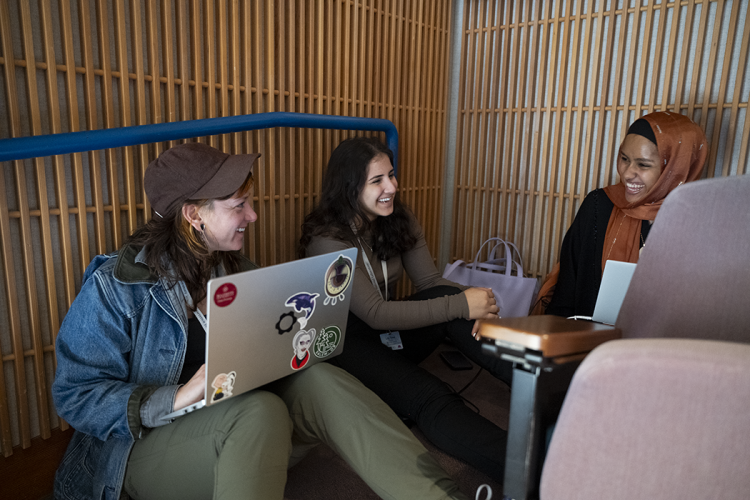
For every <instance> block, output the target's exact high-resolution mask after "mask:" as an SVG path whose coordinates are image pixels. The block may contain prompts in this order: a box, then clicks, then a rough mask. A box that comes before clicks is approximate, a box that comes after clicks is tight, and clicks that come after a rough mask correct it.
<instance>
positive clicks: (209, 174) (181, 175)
mask: <svg viewBox="0 0 750 500" xmlns="http://www.w3.org/2000/svg"><path fill="white" fill-rule="evenodd" d="M259 156H260V154H259V153H252V154H241V155H230V154H227V153H223V152H221V151H219V150H218V149H216V148H212V147H211V146H208V145H206V144H203V143H200V142H188V143H185V144H180V145H178V146H175V147H173V148H170V149H168V150H166V151H164V152H163V153H162V154H160V155H159V157H158V158H157V159H155V160H154V161H152V162H151V163H149V165H148V167H147V168H146V173H145V175H144V177H143V185H144V188H145V190H146V196H147V197H148V201H149V203H151V206H152V207H153V208H154V211H155V212H156V215H158V216H159V217H166V216H167V215H170V214H171V213H172V212H173V211H174V210H176V209H177V208H179V207H180V206H181V205H182V203H183V202H185V201H186V200H204V199H205V200H209V199H214V198H223V197H225V196H230V195H232V194H234V192H235V191H237V190H238V189H239V188H240V186H242V184H243V183H244V182H245V180H246V179H247V176H248V175H250V172H252V171H253V164H254V163H255V160H256V159H257V158H258V157H259Z"/></svg>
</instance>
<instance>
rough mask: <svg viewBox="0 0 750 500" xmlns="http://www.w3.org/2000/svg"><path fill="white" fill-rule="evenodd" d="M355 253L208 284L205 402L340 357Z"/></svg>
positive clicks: (195, 406) (193, 407) (202, 403)
mask: <svg viewBox="0 0 750 500" xmlns="http://www.w3.org/2000/svg"><path fill="white" fill-rule="evenodd" d="M356 261H357V249H356V248H350V249H346V250H343V251H339V252H333V253H329V254H325V255H318V256H316V257H310V258H306V259H300V260H296V261H293V262H288V263H285V264H279V265H276V266H270V267H265V268H261V269H256V270H253V271H247V272H244V273H238V274H233V275H230V276H225V277H222V278H217V279H213V280H211V281H209V282H208V301H207V302H208V310H207V319H208V329H207V334H206V381H205V390H204V391H205V392H204V399H203V400H202V401H199V402H198V403H195V404H193V405H190V406H188V407H185V408H182V409H180V410H177V411H174V412H172V413H170V414H169V415H166V416H165V417H163V420H171V419H173V418H176V417H179V416H181V415H185V414H187V413H190V412H192V411H195V410H197V409H199V408H203V407H204V406H210V405H212V404H215V403H218V402H220V401H225V400H227V399H229V398H231V397H233V396H237V395H239V394H242V393H244V392H247V391H249V390H252V389H255V388H257V387H260V386H262V385H264V384H267V383H269V382H273V381H274V380H278V379H280V378H282V377H285V376H287V375H290V374H292V373H295V372H297V371H300V370H304V369H307V368H309V367H310V366H312V365H314V364H317V363H319V362H321V361H324V360H326V359H330V358H332V357H334V356H336V355H338V354H340V353H341V352H342V350H343V347H344V334H345V332H346V320H347V317H348V314H349V300H350V299H351V285H352V281H353V280H354V266H355V263H356Z"/></svg>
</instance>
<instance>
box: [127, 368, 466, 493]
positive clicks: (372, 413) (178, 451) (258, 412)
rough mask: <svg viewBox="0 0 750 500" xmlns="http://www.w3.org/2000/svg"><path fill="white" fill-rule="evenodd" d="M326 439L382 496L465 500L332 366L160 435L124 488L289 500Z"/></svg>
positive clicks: (143, 450)
mask: <svg viewBox="0 0 750 500" xmlns="http://www.w3.org/2000/svg"><path fill="white" fill-rule="evenodd" d="M320 442H324V443H326V444H328V446H330V447H331V448H332V449H333V450H335V451H336V452H337V453H338V454H339V455H340V456H341V457H342V458H343V459H344V460H345V461H346V462H347V463H348V464H349V465H351V466H352V468H353V469H354V470H355V471H356V472H357V474H359V475H360V477H362V479H364V481H365V482H366V483H367V484H368V485H369V486H370V487H371V488H372V489H373V490H374V491H375V492H376V493H377V494H378V495H379V496H380V497H382V498H386V499H404V500H413V499H415V498H420V499H422V498H424V499H448V498H455V499H464V498H465V497H464V496H463V495H462V494H461V493H460V492H459V491H458V487H457V486H456V484H455V483H454V482H453V480H451V479H450V478H449V477H448V476H447V474H446V473H445V472H444V471H443V470H442V469H441V468H440V466H439V465H438V464H437V462H435V460H434V459H433V458H432V457H431V456H430V455H429V452H428V451H427V450H426V449H425V448H424V446H422V444H421V443H420V442H419V441H418V440H417V439H416V438H415V437H414V435H413V434H412V433H411V432H410V431H409V430H408V429H407V428H406V426H405V425H404V424H403V423H402V422H401V420H400V419H399V418H398V417H397V416H396V414H395V413H393V411H391V410H390V408H389V407H388V406H387V405H386V404H385V403H383V402H382V401H381V400H380V398H378V397H377V396H376V395H375V394H374V393H372V392H371V391H370V390H369V389H367V388H365V387H364V386H363V385H362V384H361V383H360V382H359V381H358V380H357V379H356V378H354V377H353V376H351V375H349V374H348V373H346V372H344V371H343V370H340V369H339V368H336V367H334V366H331V365H329V364H328V363H321V364H318V365H315V366H313V367H311V368H309V369H307V370H305V371H302V372H300V373H296V374H294V375H291V376H289V377H286V378H284V379H281V380H279V381H277V382H274V383H272V384H269V385H267V386H265V387H263V388H262V390H256V391H251V392H248V393H246V394H243V395H240V396H236V397H234V398H232V399H230V400H228V401H226V402H223V403H219V404H216V405H214V406H211V407H209V408H204V409H202V410H199V411H196V412H194V413H191V414H189V415H186V416H184V417H180V418H178V419H176V420H175V421H174V422H173V423H171V424H169V425H166V426H163V427H158V428H156V429H153V430H152V431H151V432H150V433H149V434H148V435H147V436H146V437H145V438H143V439H141V440H139V441H137V442H136V444H135V446H134V447H133V451H132V453H131V455H130V459H129V461H128V467H127V471H126V475H125V484H124V488H125V491H126V492H127V493H128V494H129V495H130V496H131V497H133V498H136V499H160V500H161V499H164V500H168V499H172V498H174V499H181V500H184V499H193V498H195V499H208V498H214V499H221V500H225V499H240V498H242V499H254V498H257V499H263V500H265V499H282V498H283V497H284V486H285V484H286V477H287V469H288V468H289V467H290V466H291V465H293V464H295V463H296V462H297V461H299V460H300V459H301V458H302V457H303V456H304V455H305V453H306V452H307V451H309V450H310V449H311V448H312V447H313V446H315V445H317V444H318V443H320ZM332 479H333V478H332Z"/></svg>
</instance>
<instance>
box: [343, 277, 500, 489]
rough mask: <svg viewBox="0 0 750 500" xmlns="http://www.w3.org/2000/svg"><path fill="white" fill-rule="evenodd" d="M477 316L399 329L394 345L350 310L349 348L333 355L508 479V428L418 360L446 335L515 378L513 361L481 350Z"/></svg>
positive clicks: (423, 424) (406, 414)
mask: <svg viewBox="0 0 750 500" xmlns="http://www.w3.org/2000/svg"><path fill="white" fill-rule="evenodd" d="M460 292H461V291H460V290H459V289H457V288H454V287H449V286H438V287H435V288H430V289H428V290H423V291H422V292H419V293H417V294H415V295H413V296H411V297H409V298H408V299H407V300H427V299H431V298H435V297H442V296H446V295H454V294H457V293H460ZM473 324H474V322H473V321H469V320H464V319H456V320H453V321H449V322H447V323H441V324H437V325H431V326H428V327H423V328H417V329H414V330H406V331H400V334H401V340H402V343H403V345H404V348H403V349H402V350H398V351H394V350H391V349H390V348H389V347H386V346H385V345H384V344H383V343H382V342H381V341H380V334H381V333H383V332H382V331H379V330H374V329H372V328H370V327H369V326H368V325H367V324H366V323H365V322H364V321H362V320H361V319H360V318H358V317H357V316H355V315H353V314H351V313H350V314H349V320H348V323H347V328H346V342H345V344H344V352H343V353H342V354H341V355H340V356H337V357H336V358H334V359H333V360H331V363H333V364H336V365H338V366H340V367H341V368H343V369H345V370H346V371H348V372H349V373H351V374H352V375H354V376H355V377H357V378H358V379H359V380H360V381H362V383H364V384H365V385H366V386H367V387H369V388H370V389H371V390H372V391H373V392H375V394H377V395H378V396H380V398H381V399H383V401H385V402H386V403H387V404H388V405H389V406H390V407H391V408H392V409H393V410H394V411H395V412H396V413H397V414H398V415H399V416H401V417H403V418H408V419H410V420H412V421H414V422H415V423H416V424H417V425H418V426H419V428H420V430H421V431H422V432H423V433H424V434H425V436H427V438H428V439H429V440H430V441H431V442H432V443H433V444H435V445H436V446H437V447H439V448H441V449H443V450H444V451H445V452H447V453H449V454H450V455H453V456H454V457H456V458H459V459H461V460H463V461H465V462H467V463H468V464H470V465H472V466H473V467H475V468H477V469H479V470H481V471H482V472H484V473H485V474H487V475H488V476H490V477H492V478H493V479H495V480H496V481H498V482H500V483H502V482H503V472H504V469H505V446H506V442H507V433H506V431H504V430H503V429H501V428H499V427H497V426H496V425H495V424H493V423H492V422H490V421H489V420H487V419H486V418H484V417H482V416H481V415H479V414H477V413H476V412H475V411H474V410H472V409H471V408H469V407H468V406H466V404H465V403H464V401H463V399H461V397H460V396H459V395H458V394H456V392H455V391H454V390H453V389H451V387H450V386H449V385H448V384H446V383H445V382H443V381H442V380H440V379H439V378H438V377H436V376H434V375H432V374H431V373H429V372H427V371H426V370H424V369H422V368H420V367H419V366H417V364H418V363H420V362H421V361H423V360H424V359H425V358H426V357H427V356H429V355H430V354H431V353H432V352H433V351H434V350H435V348H436V347H437V346H438V345H439V344H440V343H441V342H442V341H443V340H444V339H445V338H446V337H448V338H450V339H451V341H452V342H453V344H454V345H455V346H456V347H457V348H458V349H460V350H461V351H462V352H463V353H464V354H465V355H466V356H467V357H468V358H469V359H471V360H472V361H474V362H475V363H476V364H478V365H479V366H481V367H483V368H485V369H486V370H488V371H489V372H490V373H492V374H493V375H494V376H495V377H497V378H499V379H500V380H503V381H504V382H506V383H508V384H510V381H511V377H512V366H511V364H510V363H507V362H504V361H501V360H500V359H499V358H493V357H491V356H488V355H486V354H484V353H482V352H481V345H480V343H479V342H477V341H476V340H474V338H473V337H472V336H471V328H472V326H473Z"/></svg>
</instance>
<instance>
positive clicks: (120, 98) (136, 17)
mask: <svg viewBox="0 0 750 500" xmlns="http://www.w3.org/2000/svg"><path fill="white" fill-rule="evenodd" d="M450 13H451V5H450V2H449V1H448V0H445V1H433V0H408V1H407V0H356V1H355V0H297V1H291V0H289V1H272V0H257V1H256V0H246V1H240V0H203V1H201V0H160V1H157V0H149V1H146V0H130V1H126V0H58V1H52V0H39V1H38V2H26V1H13V0H0V68H1V69H2V78H1V79H0V109H2V110H3V111H4V113H2V114H3V118H2V121H0V138H7V137H19V136H26V135H35V134H46V133H55V132H69V131H77V130H87V129H100V128H112V127H120V126H128V125H138V124H149V123H161V122H172V121H179V120H190V119H197V118H208V117H217V116H231V115H239V114H246V113H261V112H269V111H296V112H307V113H325V114H339V115H347V116H364V117H375V118H388V119H390V120H392V121H393V122H394V123H395V124H396V126H397V127H398V130H399V133H400V157H399V172H400V187H401V192H402V196H403V198H404V199H405V201H406V202H407V203H408V204H409V205H411V206H412V207H413V208H414V210H415V212H416V213H417V216H418V217H419V218H420V220H421V221H422V223H423V225H424V227H425V232H426V234H427V235H428V243H429V245H430V247H431V248H432V249H433V251H435V250H436V249H437V245H438V241H439V237H440V235H439V227H440V216H441V214H440V209H439V207H440V200H441V197H442V193H441V186H440V184H441V179H442V175H443V173H442V168H443V167H442V166H443V164H444V158H443V151H444V150H445V133H444V130H445V125H446V124H445V105H446V86H447V76H446V67H447V57H448V53H449V52H448V46H447V44H448V40H449V33H448V30H449V26H450ZM349 135H351V132H347V131H320V130H297V129H279V130H269V131H257V132H248V133H238V134H228V135H226V136H222V137H208V138H202V139H201V140H202V141H206V142H208V143H210V144H212V145H214V146H216V147H219V148H221V149H223V150H225V151H228V152H248V151H258V152H260V153H262V154H263V157H262V159H261V160H260V162H259V164H258V166H257V169H256V173H257V179H258V182H257V183H256V191H255V197H256V199H255V205H256V208H257V211H258V213H259V216H260V220H259V221H258V223H256V224H255V227H254V231H249V232H248V234H247V241H246V251H247V253H248V255H249V256H250V257H251V258H253V259H255V260H256V261H258V262H259V263H260V264H261V265H270V264H275V263H278V262H283V261H288V260H291V259H293V258H295V256H296V248H295V244H296V241H297V239H298V237H299V227H300V224H301V222H302V218H303V216H304V214H305V213H307V212H308V211H309V210H310V208H311V207H312V206H313V204H314V202H315V199H316V195H317V193H318V192H319V190H320V180H321V173H322V169H323V166H324V164H325V161H326V160H327V158H328V156H329V155H330V152H331V150H332V148H333V147H335V145H336V144H337V143H338V142H339V141H340V140H341V139H342V138H345V137H347V136H349ZM169 146H170V144H167V143H158V144H152V145H146V146H137V147H126V148H121V149H118V150H106V151H92V152H89V153H83V154H73V155H61V156H57V157H54V158H37V159H33V160H24V161H16V162H5V163H3V164H2V169H1V170H0V193H2V195H0V196H1V198H0V247H1V250H2V258H1V262H2V266H1V267H0V274H2V279H3V287H2V290H1V291H0V357H1V359H2V370H0V449H1V450H2V454H3V455H5V456H9V455H10V454H11V453H12V447H13V446H17V445H20V446H22V447H28V446H29V445H30V442H31V438H32V437H34V436H37V435H41V436H42V437H44V438H46V437H47V436H49V433H50V429H51V428H54V427H57V426H63V427H65V423H64V422H60V420H59V419H58V417H57V416H56V415H55V412H54V407H53V405H52V402H51V399H50V385H51V383H52V379H53V375H54V367H55V362H54V339H55V336H56V334H57V331H58V328H59V324H60V322H61V321H62V318H63V317H64V315H65V312H66V310H67V308H68V307H69V306H70V304H71V303H72V301H73V299H74V297H75V294H76V292H77V290H78V289H79V287H80V281H81V276H82V274H83V270H84V269H85V267H86V265H87V264H88V262H89V261H90V260H91V257H92V256H94V255H96V254H98V253H102V252H108V251H112V250H114V249H116V248H117V247H119V245H120V244H121V243H122V242H123V240H124V238H125V237H126V236H127V235H128V234H129V233H130V232H131V231H132V230H133V229H135V228H136V227H137V226H138V225H140V224H142V223H143V222H144V221H145V220H146V218H147V217H148V214H149V213H150V207H149V206H148V203H147V201H146V199H145V196H144V193H143V185H142V182H141V179H142V177H143V171H144V169H145V167H146V165H147V164H148V161H149V160H150V159H152V158H154V157H155V156H157V155H158V154H159V153H160V152H161V151H163V150H164V149H165V148H168V147H169Z"/></svg>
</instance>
